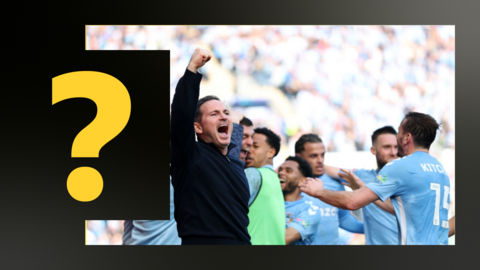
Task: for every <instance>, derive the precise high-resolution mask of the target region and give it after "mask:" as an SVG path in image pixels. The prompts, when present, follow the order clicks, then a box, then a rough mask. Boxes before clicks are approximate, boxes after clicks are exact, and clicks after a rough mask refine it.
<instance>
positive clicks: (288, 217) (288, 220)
mask: <svg viewBox="0 0 480 270" xmlns="http://www.w3.org/2000/svg"><path fill="white" fill-rule="evenodd" d="M285 217H286V222H287V225H288V224H290V222H292V220H293V213H285Z"/></svg>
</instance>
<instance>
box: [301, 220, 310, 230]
mask: <svg viewBox="0 0 480 270" xmlns="http://www.w3.org/2000/svg"><path fill="white" fill-rule="evenodd" d="M302 224H303V226H305V228H308V226H309V225H310V220H309V221H307V222H305V220H304V221H302Z"/></svg>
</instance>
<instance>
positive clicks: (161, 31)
mask: <svg viewBox="0 0 480 270" xmlns="http://www.w3.org/2000/svg"><path fill="white" fill-rule="evenodd" d="M86 38H87V48H86V49H87V50H170V57H171V63H170V86H171V89H170V92H171V97H173V94H174V92H175V86H176V85H177V82H178V80H179V79H180V77H181V76H182V75H183V73H184V72H185V68H186V66H187V64H188V61H189V59H190V56H191V54H192V52H193V50H194V49H195V48H196V47H199V46H200V47H204V48H206V49H209V50H211V51H212V52H213V54H214V56H215V58H216V59H217V60H218V65H219V66H221V68H222V69H223V70H227V71H228V72H229V74H231V76H232V77H233V78H236V80H237V82H236V83H235V84H234V85H233V86H232V87H231V88H232V89H224V90H223V91H225V92H227V91H231V92H232V93H233V94H232V95H231V96H232V97H230V96H229V98H227V103H229V105H231V106H233V107H235V106H236V107H237V108H236V109H240V110H243V112H244V114H245V115H246V116H247V117H248V118H250V119H252V120H253V122H254V125H255V127H260V126H265V127H268V128H269V129H271V130H272V131H274V132H275V133H277V134H279V135H281V138H282V148H281V150H280V152H281V153H282V154H281V155H279V156H278V159H279V160H284V158H285V156H287V155H292V154H293V144H294V143H295V141H296V140H297V139H298V138H299V137H300V136H301V135H302V134H304V133H308V132H314V133H317V134H318V135H319V136H320V137H321V138H322V140H323V141H324V144H325V146H326V147H327V152H341V153H347V154H348V153H352V152H357V151H369V149H370V147H371V139H370V136H371V133H372V132H373V131H374V130H375V129H377V128H379V127H382V126H385V125H392V126H394V127H395V128H397V127H398V125H399V124H400V122H401V120H402V119H403V117H404V115H405V114H406V113H407V112H409V111H417V112H422V113H426V114H429V115H431V116H433V117H434V118H435V119H436V120H437V121H442V122H443V124H442V127H441V131H439V133H438V134H437V137H436V140H435V142H434V144H433V145H432V148H431V154H432V155H433V156H434V157H436V158H437V159H439V161H440V162H442V163H443V164H444V166H445V168H446V170H447V172H448V174H449V177H450V180H451V186H452V193H451V195H452V196H451V201H452V205H454V198H455V197H454V194H455V192H454V190H455V189H454V181H455V175H454V149H455V113H454V112H455V105H454V104H455V27H454V26H453V25H442V26H415V25H408V26H399V25H394V26H313V25H302V26H248V25H244V26H185V25H184V26H137V25H130V26H87V37H86ZM211 66H213V64H212V65H211ZM212 69H213V68H211V67H206V69H203V70H202V73H203V74H204V75H205V80H206V81H208V80H209V79H211V78H213V76H212V72H213V71H212ZM243 78H249V79H251V80H252V81H253V82H254V84H255V86H256V87H259V88H258V89H264V88H262V87H271V88H274V89H276V92H274V93H276V94H274V95H269V98H268V99H265V98H264V96H261V95H260V94H261V92H262V91H254V92H249V94H247V95H245V94H244V93H245V92H242V89H241V88H240V87H239V82H238V81H240V80H243ZM202 83H203V81H202ZM219 85H221V84H219ZM249 86H251V84H250V85H249ZM252 87H253V86H252ZM257 94H258V95H257ZM221 98H222V97H221ZM222 99H223V98H222ZM280 99H286V100H288V104H287V105H288V107H289V108H291V109H292V110H290V111H291V112H292V113H289V114H288V115H284V114H283V115H282V114H280V113H277V112H276V111H275V110H274V109H273V106H272V103H273V102H275V101H276V100H280ZM248 104H250V105H248ZM252 104H253V105H252ZM254 105H255V106H254ZM290 111H289V112H290ZM326 164H328V160H326ZM277 165H279V164H275V160H274V167H276V166H277ZM452 207H453V206H452ZM453 209H454V207H453ZM453 213H454V212H452V214H453ZM99 222H100V221H99ZM112 222H113V221H112ZM107 225H108V224H107ZM92 226H93V225H92ZM111 226H114V225H111ZM107 227H108V226H107ZM107 227H106V228H107ZM108 230H109V229H106V231H108ZM96 237H98V235H96Z"/></svg>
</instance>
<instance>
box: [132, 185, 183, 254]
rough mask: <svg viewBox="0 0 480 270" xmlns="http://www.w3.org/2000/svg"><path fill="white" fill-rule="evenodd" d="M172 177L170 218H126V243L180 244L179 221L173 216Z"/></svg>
mask: <svg viewBox="0 0 480 270" xmlns="http://www.w3.org/2000/svg"><path fill="white" fill-rule="evenodd" d="M174 209H175V206H174V204H173V186H172V177H170V220H125V223H124V227H125V229H124V233H123V244H124V245H180V244H181V243H182V240H181V238H180V237H178V231H177V222H175V218H174V217H173V212H174Z"/></svg>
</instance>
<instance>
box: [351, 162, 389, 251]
mask: <svg viewBox="0 0 480 270" xmlns="http://www.w3.org/2000/svg"><path fill="white" fill-rule="evenodd" d="M354 173H355V175H357V176H358V177H359V178H360V179H361V180H362V181H363V182H364V183H365V184H368V183H370V182H374V181H375V179H376V178H377V170H376V169H373V170H365V169H356V170H355V171H354ZM362 212H363V226H364V230H365V244H366V245H398V227H397V219H396V217H395V215H393V214H390V213H388V212H386V211H385V210H383V209H381V208H380V207H378V206H377V205H375V204H374V203H370V204H368V205H366V206H364V207H363V208H362Z"/></svg>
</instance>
